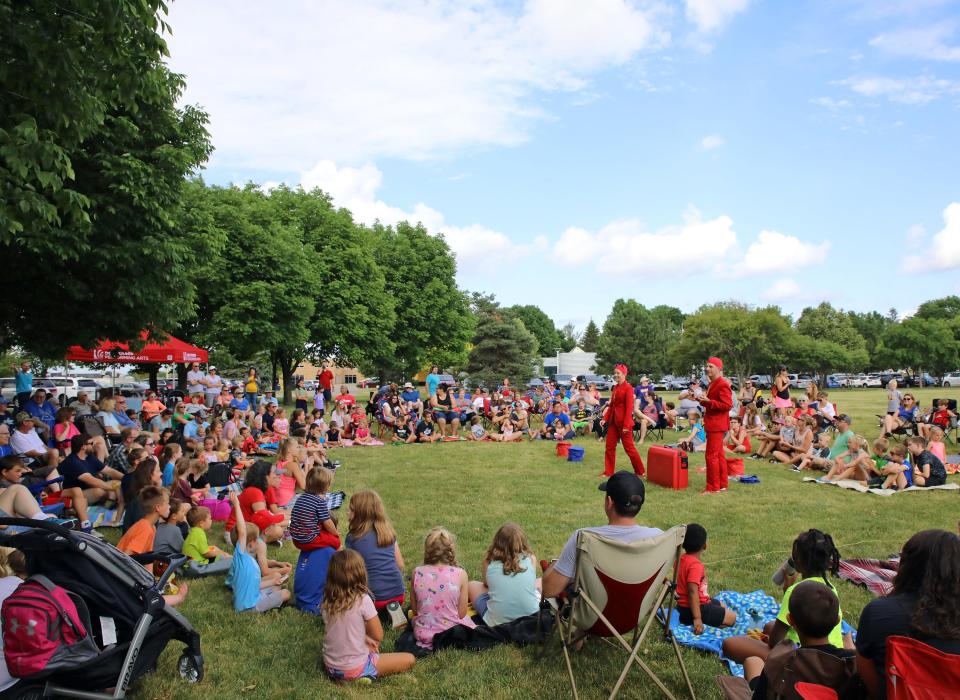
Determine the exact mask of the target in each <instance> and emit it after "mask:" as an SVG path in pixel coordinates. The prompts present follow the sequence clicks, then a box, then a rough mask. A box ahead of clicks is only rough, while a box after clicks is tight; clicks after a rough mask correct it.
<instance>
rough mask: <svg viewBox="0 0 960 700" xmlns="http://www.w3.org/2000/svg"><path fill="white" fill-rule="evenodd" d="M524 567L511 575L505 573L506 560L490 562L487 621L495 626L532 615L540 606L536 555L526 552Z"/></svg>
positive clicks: (522, 565) (488, 570)
mask: <svg viewBox="0 0 960 700" xmlns="http://www.w3.org/2000/svg"><path fill="white" fill-rule="evenodd" d="M520 568H522V569H524V571H521V572H519V573H516V574H511V575H509V576H507V575H505V574H504V573H503V562H501V561H492V562H490V563H489V564H487V589H488V591H489V594H490V600H489V602H488V603H487V612H486V613H484V616H483V621H484V622H486V623H487V624H488V625H490V626H491V627H493V626H495V625H502V624H504V623H506V622H510V621H512V620H516V619H517V618H518V617H525V616H527V615H532V614H533V613H535V612H537V610H539V609H540V593H539V592H538V591H537V569H536V563H535V562H534V561H533V558H532V557H530V556H525V557H524V558H523V559H521V560H520Z"/></svg>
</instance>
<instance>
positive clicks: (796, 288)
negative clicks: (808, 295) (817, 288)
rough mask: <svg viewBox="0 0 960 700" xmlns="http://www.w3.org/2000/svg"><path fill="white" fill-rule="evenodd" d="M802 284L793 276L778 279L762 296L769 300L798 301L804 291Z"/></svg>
mask: <svg viewBox="0 0 960 700" xmlns="http://www.w3.org/2000/svg"><path fill="white" fill-rule="evenodd" d="M802 291H803V290H802V289H801V288H800V285H799V284H797V282H796V280H794V279H793V278H792V277H785V278H784V279H780V280H777V281H776V282H774V283H773V285H772V286H771V287H770V288H769V289H768V290H767V291H765V292H763V294H761V296H762V297H763V298H764V299H766V300H767V301H796V299H797V297H799V296H800V295H801V293H802Z"/></svg>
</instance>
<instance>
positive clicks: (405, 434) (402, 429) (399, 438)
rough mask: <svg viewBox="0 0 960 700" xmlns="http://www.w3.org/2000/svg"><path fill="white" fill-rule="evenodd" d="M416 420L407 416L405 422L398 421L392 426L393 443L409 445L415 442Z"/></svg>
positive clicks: (414, 417)
mask: <svg viewBox="0 0 960 700" xmlns="http://www.w3.org/2000/svg"><path fill="white" fill-rule="evenodd" d="M416 432H417V419H416V416H415V415H408V416H407V418H406V420H398V421H397V422H396V424H395V425H394V426H393V442H394V444H397V443H411V442H416V441H417V435H416Z"/></svg>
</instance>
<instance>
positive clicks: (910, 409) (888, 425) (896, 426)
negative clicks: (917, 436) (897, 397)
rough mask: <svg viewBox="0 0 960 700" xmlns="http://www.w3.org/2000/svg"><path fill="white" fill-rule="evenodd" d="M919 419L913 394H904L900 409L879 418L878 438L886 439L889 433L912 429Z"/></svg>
mask: <svg viewBox="0 0 960 700" xmlns="http://www.w3.org/2000/svg"><path fill="white" fill-rule="evenodd" d="M919 419H920V412H919V411H918V410H917V400H916V398H914V396H913V394H904V395H903V399H902V400H901V402H900V408H899V409H897V411H896V412H895V413H888V414H886V415H885V416H883V418H881V423H880V437H886V436H887V435H890V434H891V433H893V432H895V431H897V430H901V429H906V428H913V427H914V426H915V425H916V423H917V421H918V420H919Z"/></svg>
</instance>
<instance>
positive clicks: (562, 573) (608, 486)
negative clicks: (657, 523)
mask: <svg viewBox="0 0 960 700" xmlns="http://www.w3.org/2000/svg"><path fill="white" fill-rule="evenodd" d="M599 488H600V490H601V491H603V492H604V499H603V511H604V513H606V515H607V524H606V525H600V526H599V527H588V528H584V529H585V530H587V531H588V532H594V533H596V534H598V535H600V536H602V537H606V538H609V539H612V540H618V541H620V542H637V541H638V540H646V539H649V538H651V537H656V536H657V535H662V534H663V530H660V529H659V528H655V527H643V526H642V525H638V524H637V514H638V513H639V512H640V508H641V507H642V506H643V502H644V500H645V498H646V492H645V489H644V485H643V480H642V479H641V478H640V477H639V476H637V475H636V474H635V473H633V472H628V471H618V472H616V473H615V474H614V475H613V476H611V477H610V478H609V479H607V480H606V481H604V482H603V483H602V484H600V486H599ZM579 532H580V531H579V530H577V531H575V532H574V533H573V534H572V535H570V538H569V539H568V540H567V543H566V544H565V545H564V546H563V551H562V552H561V553H560V558H559V559H557V561H556V562H554V564H553V565H552V566H550V567H549V568H547V569H545V570H544V573H543V597H544V598H553V597H556V596H557V595H559V594H560V593H562V592H563V591H564V590H565V589H566V588H567V586H568V585H569V584H570V582H571V581H572V580H573V575H574V573H575V569H576V565H577V534H578V533H579Z"/></svg>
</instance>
